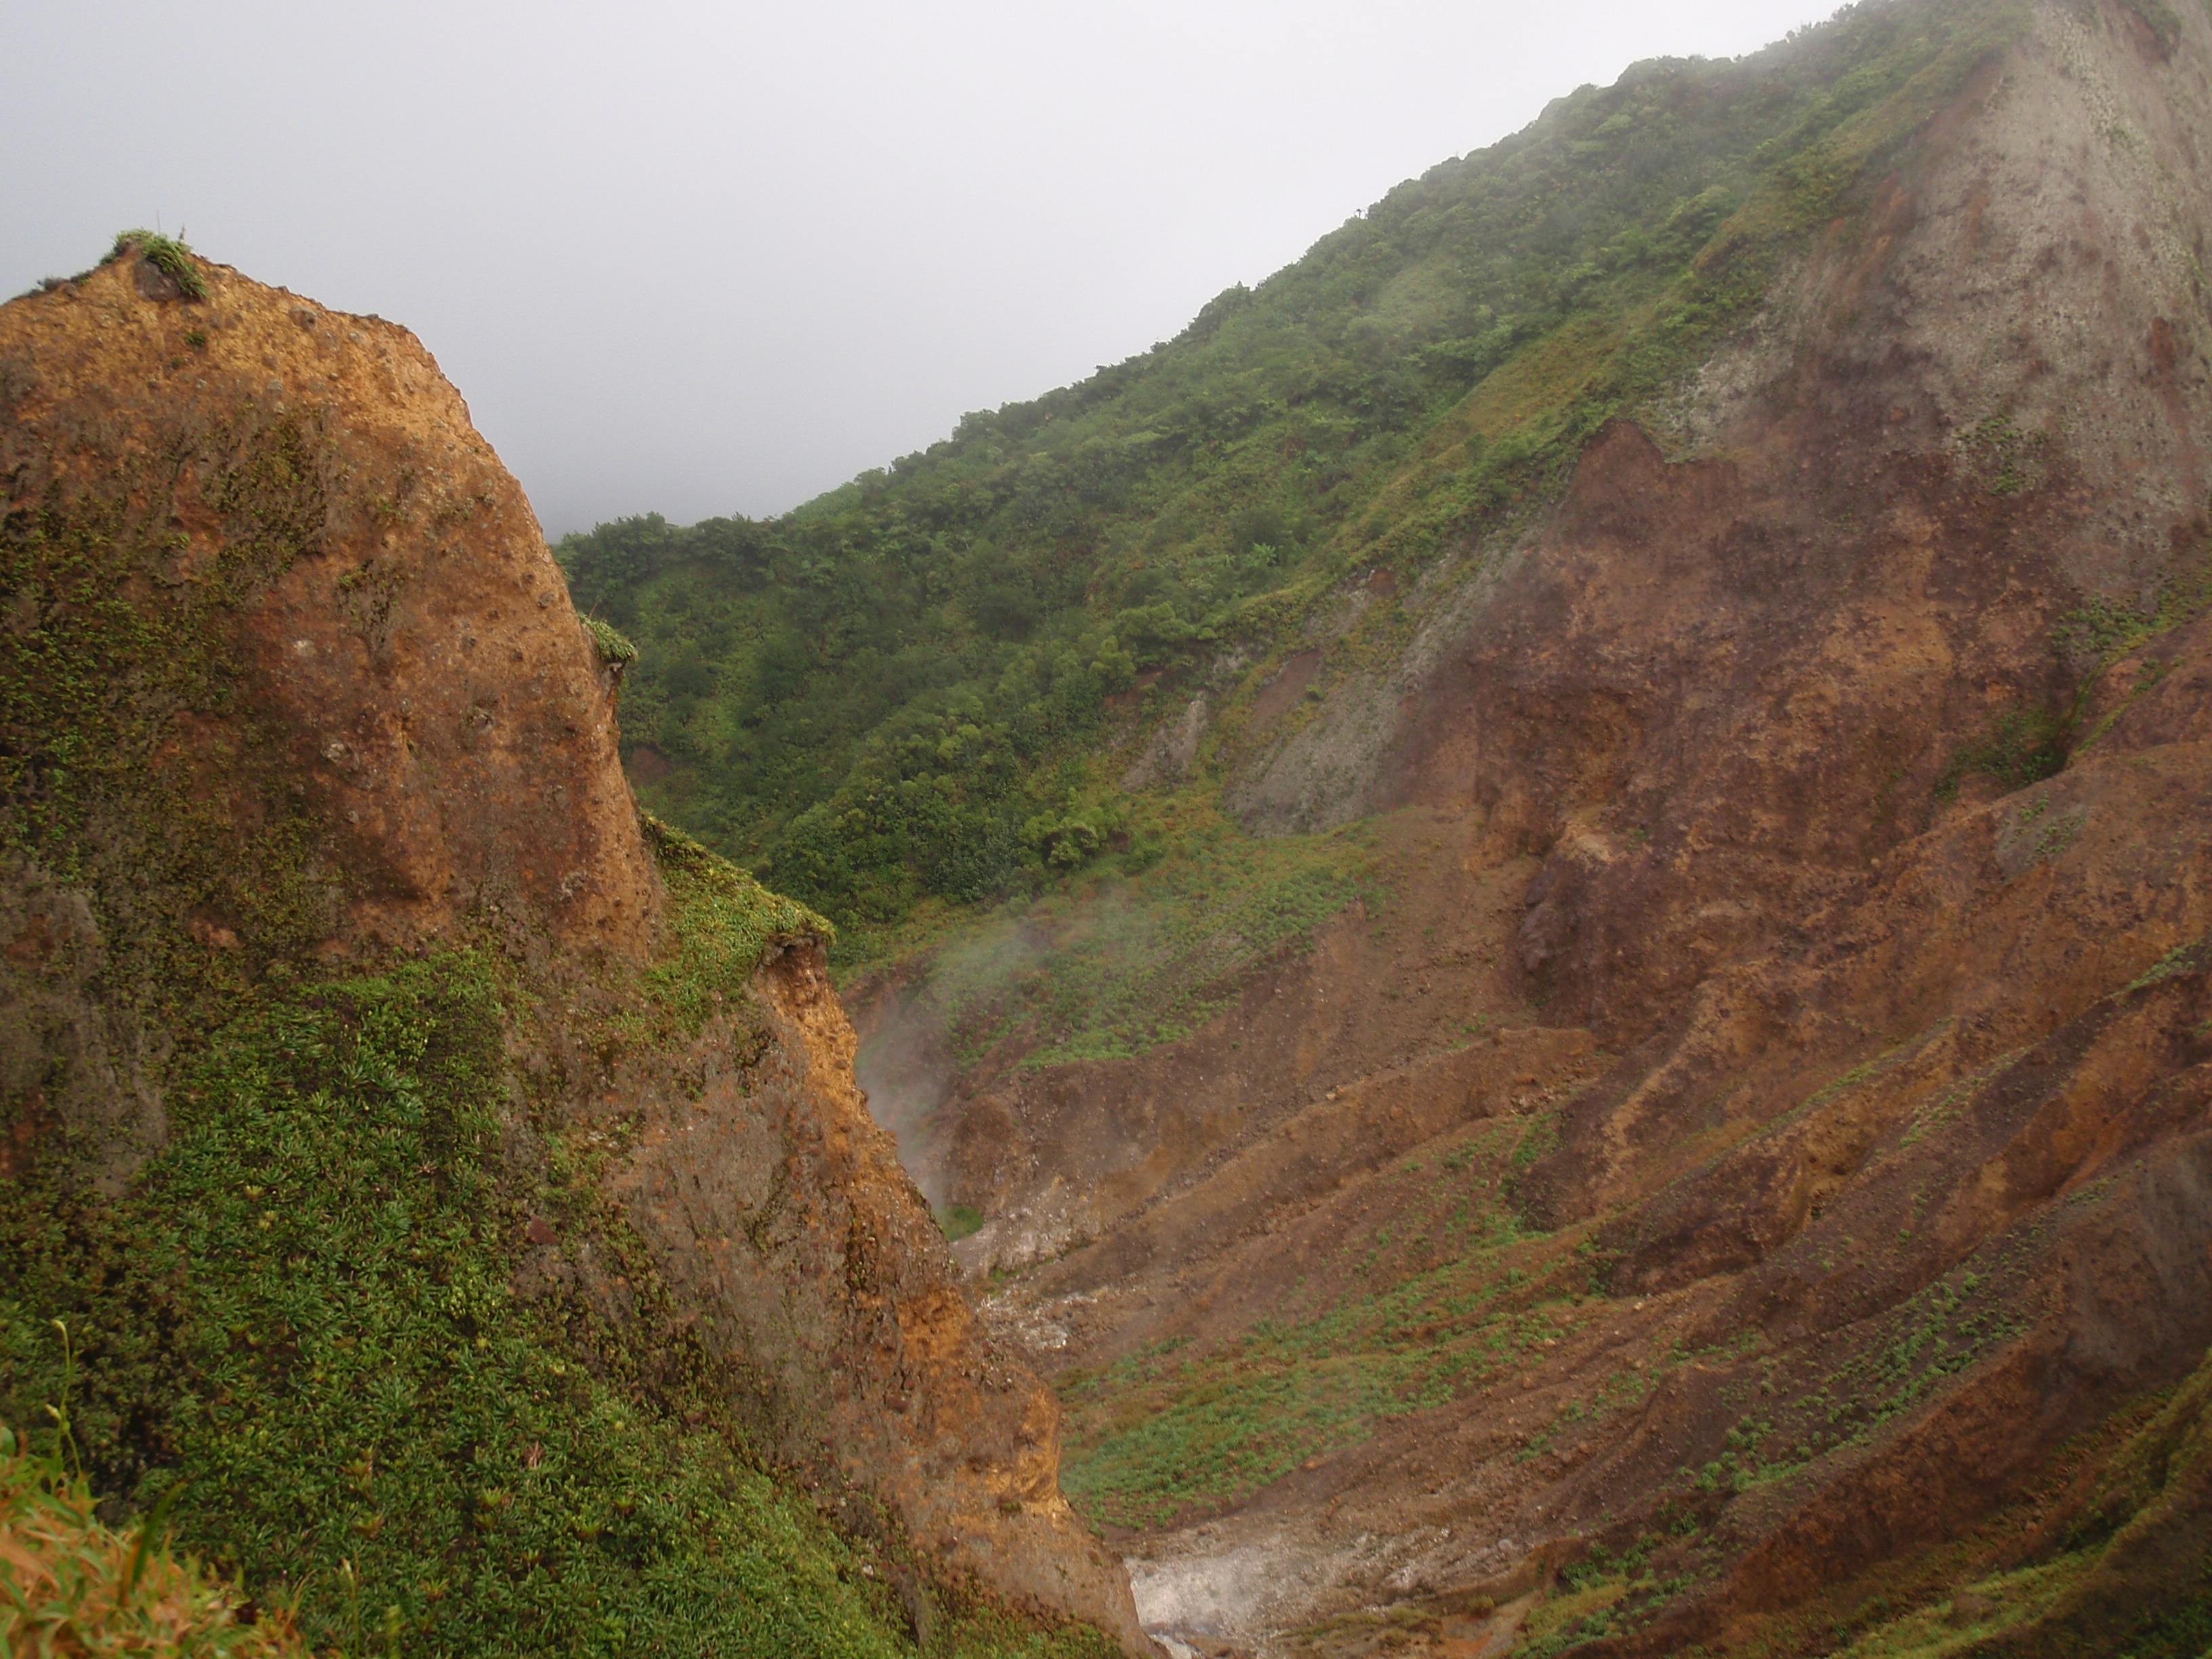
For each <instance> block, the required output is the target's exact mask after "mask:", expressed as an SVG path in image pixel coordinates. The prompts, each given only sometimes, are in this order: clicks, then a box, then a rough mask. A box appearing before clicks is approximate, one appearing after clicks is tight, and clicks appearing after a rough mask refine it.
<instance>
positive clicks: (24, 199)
mask: <svg viewBox="0 0 2212 1659" xmlns="http://www.w3.org/2000/svg"><path fill="white" fill-rule="evenodd" d="M1832 9H1833V0H1821V3H1817V4H1816V3H1808V0H1549V3H1542V4H1529V3H1525V0H1515V3H1499V0H1459V3H1455V4H1446V3H1437V0H1362V3H1346V0H1276V3H1272V4H1267V3H1248V0H1219V3H1212V0H1183V3H1162V0H1117V3H1115V4H1113V5H1096V4H1086V5H1054V4H1050V3H1044V4H1038V3H1030V4H1012V3H1004V0H907V3H904V4H897V5H893V4H878V3H869V0H823V3H814V4H782V5H772V6H771V5H762V4H756V3H748V0H721V3H704V0H634V3H630V4H626V5H621V6H617V5H612V4H603V3H602V4H571V3H562V0H538V3H534V4H529V5H524V4H520V3H513V0H502V3H489V0H473V3H472V0H437V3H416V0H386V3H382V4H379V5H375V6H367V5H356V4H335V3H316V0H307V3H301V0H283V3H260V0H202V3H196V4H191V5H179V4H177V3H175V0H164V3H159V4H153V3H120V0H9V4H8V21H7V22H6V25H5V27H4V30H0V36H4V40H5V51H4V52H0V155H5V156H6V157H7V165H6V167H5V168H4V169H0V293H6V294H13V293H16V292H19V291H21V289H24V288H27V287H28V286H29V285H30V284H31V283H33V282H35V281H36V280H37V279H38V278H39V277H40V276H46V275H48V274H63V275H65V274H67V273H69V272H70V271H73V270H80V269H82V267H83V266H85V265H88V264H91V263H92V262H93V261H94V259H95V258H97V257H98V256H99V255H100V253H101V252H104V251H105V249H106V243H107V241H108V240H109V239H110V238H111V237H112V235H113V234H114V233H115V232H116V231H118V230H119V229H122V228H125V227H127V226H131V225H136V224H139V223H149V224H150V223H152V222H154V221H155V219H156V218H157V217H158V218H159V219H160V220H161V223H162V224H163V226H164V227H166V228H167V229H169V230H170V231H171V232H172V233H173V232H174V231H175V230H176V229H177V228H178V227H179V225H180V224H181V225H183V226H185V227H186V228H188V230H189V233H190V235H191V240H192V243H193V245H194V246H196V247H197V249H198V250H199V251H200V252H203V253H204V254H206V255H208V256H209V257H210V258H215V259H219V260H222V261H223V262H224V263H226V264H234V265H236V266H238V267H239V268H240V269H241V270H244V271H246V273H247V274H249V275H251V276H255V277H258V278H259V279H260V280H262V281H264V282H268V283H282V284H283V285H285V286H286V287H289V288H291V289H294V290H295V291H297V292H300V293H302V294H307V295H313V297H314V298H316V299H318V300H319V301H323V302H324V303H325V304H327V305H331V306H336V307H341V308H343V309H345V310H349V311H362V312H371V311H373V312H376V313H380V314H381V315H383V316H386V317H390V318H392V319H396V320H398V321H399V322H403V323H404V324H406V325H408V326H410V327H411V328H412V329H414V330H415V331H416V333H417V334H419V335H420V336H421V337H422V340H423V342H424V343H426V344H427V345H428V347H429V348H430V349H431V350H432V351H433V352H435V354H436V356H437V358H438V361H439V362H440V364H441V366H442V367H443V368H445V370H446V372H447V374H449V375H451V376H452V377H453V380H455V381H456V382H457V383H458V384H459V386H460V388H461V390H462V392H463V393H464V394H465V396H466V397H467V398H468V399H469V404H470V408H471V412H472V413H473V414H474V415H475V416H476V420H477V425H478V426H479V427H480V428H482V429H483V432H484V434H485V435H487V436H488V437H489V439H490V440H491V441H492V442H493V443H494V444H495V446H496V447H498V449H499V452H500V453H501V456H502V457H503V458H504V459H506V461H507V465H509V466H510V467H511V468H512V469H513V471H515V473H516V474H517V475H518V476H519V477H520V478H521V480H522V482H523V484H524V486H525V487H526V489H528V490H529V492H530V495H531V499H532V501H533V502H534V503H535V504H536V506H537V507H538V513H539V515H540V516H541V517H542V518H543V519H544V521H545V526H546V529H547V532H549V533H550V534H551V535H554V536H556V537H557V536H559V535H560V534H561V533H562V532H564V531H567V530H570V529H577V528H584V527H588V526H590V525H591V524H592V523H593V522H594V521H596V520H600V519H605V518H611V517H615V516H617V515H620V514H623V513H638V512H643V511H646V510H647V509H653V508H657V509H659V511H661V512H664V513H667V514H668V515H669V516H670V517H671V518H673V519H676V520H680V521H685V522H688V521H690V520H694V519H697V518H702V517H704V516H706V515H708V514H710V513H727V512H743V513H753V514H761V513H774V512H780V511H781V510H783V509H785V508H787V507H792V506H794V505H796V504H797V503H798V502H799V501H804V500H805V499H806V498H807V497H809V496H811V495H815V494H817V492H819V491H821V490H823V489H828V488H829V487H830V486H832V485H834V484H836V483H841V482H842V481H843V480H845V479H847V478H849V477H852V476H853V475H854V473H856V472H858V471H861V470H862V469H864V468H866V467H869V466H874V465H882V464H884V463H885V462H887V461H889V460H890V459H892V458H893V457H894V456H896V455H900V454H903V453H906V452H908V451H909V450H913V449H918V448H921V447H925V446H926V445H927V444H929V443H931V442H933V441H935V440H937V439H939V438H940V437H943V436H945V435H946V434H947V433H948V432H949V431H950V430H951V428H952V425H953V423H954V422H956V421H957V419H958V417H959V416H960V415H961V413H962V412H963V410H969V409H978V408H989V407H995V406H997V405H998V404H1002V403H1005V402H1007V401H1010V400H1012V399H1016V398H1028V397H1032V396H1035V395H1036V393H1038V392H1043V391H1046V390H1048V389H1049V388H1050V387H1052V386H1059V385H1063V384H1065V383H1066V382H1067V381H1069V380H1074V379H1078V378H1079V377H1081V376H1082V375H1085V374H1088V373H1090V372H1091V369H1092V368H1094V367H1095V366H1097V365H1098V364H1100V363H1107V362H1118V361H1119V360H1120V359H1121V358H1123V357H1126V356H1129V355H1130V354H1131V353H1133V352H1135V351H1139V350H1142V349H1145V348H1146V346H1148V345H1150V344H1151V343H1152V342H1153V341H1155V340H1158V339H1162V338H1164V337H1168V336H1170V335H1171V334H1173V333H1175V332H1176V331H1177V330H1178V329H1180V328H1181V327H1182V325H1183V324H1184V323H1185V322H1186V321H1188V319H1189V318H1190V316H1191V315H1192V314H1193V313H1194V312H1196V311H1197V309H1198V307H1200V305H1202V304H1203V303H1204V302H1205V301H1206V300H1207V299H1208V298H1210V297H1211V296H1212V295H1214V294H1216V293H1218V292H1219V291H1220V290H1221V289H1224V288H1225V287H1227V286H1228V285H1229V284H1230V283H1235V282H1239V281H1242V282H1248V283H1251V282H1257V281H1258V280H1259V279H1260V278H1261V277H1262V276H1266V275H1267V273H1268V272H1270V271H1272V270H1276V269H1278V268H1279V267H1280V266H1281V265H1283V264H1287V263H1288V262H1289V261H1291V260H1292V259H1294V258H1297V256H1298V255H1299V254H1300V253H1301V252H1304V250H1305V249H1306V247H1308V246H1310V244H1311V243H1313V242H1314V241H1315V240H1317V239H1318V238H1319V237H1321V236H1322V235H1323V234H1326V233H1327V232H1328V231H1329V230H1331V229H1333V228H1334V227H1335V226H1337V225H1338V224H1340V223H1341V222H1343V221H1344V220H1345V219H1346V217H1348V216H1350V215H1352V213H1354V212H1356V211H1358V210H1360V209H1361V208H1363V207H1364V206H1365V205H1366V204H1369V203H1370V202H1372V201H1374V200H1376V198H1378V197H1380V196H1382V194H1383V192H1384V191H1387V190H1388V189H1389V187H1390V186H1391V185H1393V184H1395V183H1396V182H1397V181H1398V180H1400V179H1405V178H1408V177H1411V176H1413V175H1414V174H1416V173H1420V172H1422V171H1424V170H1425V168H1427V167H1430V166H1431V165H1433V164H1434V163H1436V162H1437V161H1443V160H1444V159H1445V158H1446V157H1448V156H1451V155H1460V154H1462V153H1464V152H1466V151H1468V150H1470V149H1478V148H1480V146H1482V145H1484V144H1486V143H1490V142H1492V140H1494V139H1496V138H1498V137H1502V136H1504V134H1506V133H1508V132H1510V131H1514V130H1515V129H1516V128H1517V127H1520V126H1522V125H1524V124H1525V123H1526V122H1528V120H1529V119H1531V118H1533V117H1534V115H1535V114H1536V113H1537V112H1538V111H1539V110H1541V108H1542V107H1543V106H1544V105H1545V104H1546V103H1547V101H1548V100H1551V99H1553V98H1554V97H1556V96H1558V95H1559V94H1562V93H1565V92H1568V91H1571V90H1572V89H1573V88H1575V87H1577V85H1580V84H1582V83H1583V82H1599V83H1601V84H1602V83H1605V82H1610V81H1611V80H1613V78H1614V77H1615V76H1617V75H1618V74H1619V73H1620V70H1623V69H1624V68H1626V66H1627V65H1628V64H1631V63H1632V62H1634V61H1636V60H1637V59H1638V58H1649V57H1654V56H1659V55H1673V56H1688V55H1690V54H1692V53H1702V54H1704V55H1705V56H1707V57H1725V56H1734V55H1735V54H1738V53H1741V52H1747V51H1750V50H1753V49H1754V48H1756V47H1757V46H1761V45H1763V44H1765V42H1766V41H1767V40H1771V39H1774V38H1777V37H1778V36H1780V35H1781V34H1783V33H1785V32H1786V31H1787V30H1788V29H1790V27H1794V26H1796V25H1797V24H1800V23H1802V22H1806V21H1810V20H1811V19H1813V18H1814V17H1815V16H1820V15H1826V14H1827V13H1828V12H1829V11H1831V10H1832Z"/></svg>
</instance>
